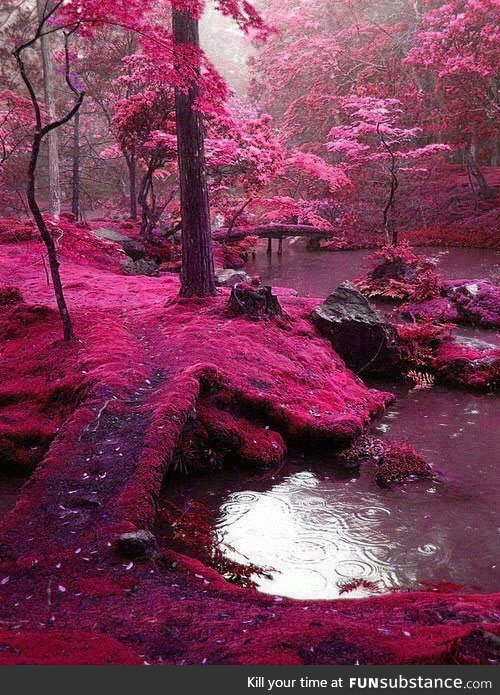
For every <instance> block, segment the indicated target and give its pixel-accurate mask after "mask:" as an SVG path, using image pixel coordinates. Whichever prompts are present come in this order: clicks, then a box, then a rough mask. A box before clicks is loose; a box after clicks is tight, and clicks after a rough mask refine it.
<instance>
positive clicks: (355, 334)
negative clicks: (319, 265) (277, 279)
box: [312, 282, 402, 373]
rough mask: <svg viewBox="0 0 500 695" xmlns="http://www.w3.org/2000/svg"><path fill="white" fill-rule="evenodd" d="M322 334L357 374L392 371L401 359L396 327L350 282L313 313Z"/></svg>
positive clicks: (345, 283)
mask: <svg viewBox="0 0 500 695" xmlns="http://www.w3.org/2000/svg"><path fill="white" fill-rule="evenodd" d="M312 320H313V323H314V324H315V326H316V327H317V328H318V330H319V331H320V333H321V334H322V335H324V336H325V337H326V338H328V339H329V340H330V342H331V343H332V346H333V348H334V350H336V352H338V354H339V355H340V356H341V357H343V359H344V360H345V361H346V363H347V365H348V366H349V367H351V369H353V370H354V371H355V372H377V373H384V372H393V371H394V370H395V369H397V368H398V366H400V364H401V361H402V358H401V355H400V351H399V349H398V340H397V336H396V332H395V330H394V328H393V327H392V326H391V325H390V324H389V323H387V322H386V321H385V320H384V318H383V317H382V316H381V315H380V314H379V312H378V311H375V309H373V307H372V306H371V304H370V302H369V301H368V300H367V299H366V298H365V297H363V295H362V294H361V293H360V292H359V291H358V290H357V289H356V288H355V287H354V286H353V285H351V283H349V282H344V283H342V285H340V286H339V287H338V288H337V289H336V290H335V291H334V292H332V294H331V295H330V296H329V297H327V299H326V300H325V301H324V302H323V304H321V305H320V306H318V307H316V309H314V311H313V313H312Z"/></svg>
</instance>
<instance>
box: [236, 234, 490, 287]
mask: <svg viewBox="0 0 500 695" xmlns="http://www.w3.org/2000/svg"><path fill="white" fill-rule="evenodd" d="M274 244H275V249H276V248H277V242H274ZM371 253H372V251H366V250H364V251H334V252H331V251H314V252H311V251H307V250H306V249H305V247H304V243H303V242H297V243H292V244H290V243H284V244H283V255H282V256H278V255H277V253H275V252H274V253H273V254H272V256H267V255H266V245H265V244H263V243H261V244H260V245H259V247H258V249H257V254H256V258H255V259H252V260H251V261H250V262H249V263H248V264H247V272H248V273H249V274H250V275H260V276H261V278H262V280H263V282H264V283H268V284H271V285H275V286H279V287H293V288H294V289H296V290H297V292H298V293H299V294H300V295H305V296H312V297H326V296H327V295H328V294H330V292H332V291H333V290H334V289H335V288H336V287H338V285H340V283H341V282H344V280H355V279H356V278H359V277H361V276H363V275H364V274H365V273H366V272H367V270H370V268H371V267H372V265H373V263H374V261H373V260H370V259H367V258H366V257H367V256H368V255H370V254H371ZM416 253H418V254H421V255H426V256H428V257H429V256H430V257H431V258H433V259H435V260H436V261H437V268H438V270H439V271H440V272H441V274H442V275H443V276H444V277H446V278H482V277H494V276H497V277H498V274H499V270H500V265H499V264H500V253H499V252H498V251H491V250H485V249H461V248H450V249H437V248H430V249H417V250H416Z"/></svg>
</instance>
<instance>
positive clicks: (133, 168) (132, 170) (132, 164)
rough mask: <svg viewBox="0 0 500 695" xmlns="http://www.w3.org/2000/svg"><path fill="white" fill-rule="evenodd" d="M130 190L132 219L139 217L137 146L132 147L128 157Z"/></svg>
mask: <svg viewBox="0 0 500 695" xmlns="http://www.w3.org/2000/svg"><path fill="white" fill-rule="evenodd" d="M127 166H128V178H129V191H130V219H131V220H136V219H137V161H136V157H135V147H133V148H132V150H131V152H130V155H129V156H128V157H127Z"/></svg>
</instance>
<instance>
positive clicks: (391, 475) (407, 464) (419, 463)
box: [375, 440, 433, 487]
mask: <svg viewBox="0 0 500 695" xmlns="http://www.w3.org/2000/svg"><path fill="white" fill-rule="evenodd" d="M432 477H433V472H432V468H431V467H430V465H429V464H428V463H427V461H426V460H425V459H424V458H423V457H422V455H421V454H419V453H418V451H416V450H415V449H414V448H413V447H412V446H411V444H408V443H406V442H398V441H395V440H392V441H390V442H389V443H388V446H387V447H386V448H385V450H384V452H383V453H382V455H381V457H380V459H379V460H378V461H377V470H376V473H375V482H376V483H377V484H378V485H380V486H381V487H390V486H391V485H394V484H395V483H404V482H408V481H409V480H414V479H416V478H432Z"/></svg>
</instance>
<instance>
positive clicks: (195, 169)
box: [172, 9, 216, 297]
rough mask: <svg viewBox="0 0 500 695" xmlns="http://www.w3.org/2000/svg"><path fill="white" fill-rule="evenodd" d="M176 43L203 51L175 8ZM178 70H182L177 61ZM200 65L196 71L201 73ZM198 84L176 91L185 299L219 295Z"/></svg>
mask: <svg viewBox="0 0 500 695" xmlns="http://www.w3.org/2000/svg"><path fill="white" fill-rule="evenodd" d="M172 31H173V36H174V43H175V45H176V46H178V47H180V51H182V48H183V47H184V46H190V47H194V48H195V52H196V51H197V50H198V49H199V45H200V41H199V33H198V21H197V20H196V19H194V18H193V17H191V15H190V14H189V13H187V12H183V11H179V10H176V9H173V11H172ZM176 68H177V69H178V70H179V71H180V70H181V67H180V65H179V63H178V62H177V61H176ZM199 70H200V66H199V65H198V66H197V70H196V72H197V73H198V74H199ZM198 93H199V89H198V85H197V84H195V83H192V84H191V86H190V87H189V89H187V90H183V89H179V88H177V89H176V91H175V119H176V131H177V150H178V160H179V181H180V203H181V220H182V271H181V290H180V294H181V296H182V297H193V296H196V297H207V296H209V295H213V294H215V292H216V289H215V273H214V259H213V250H212V238H211V230H210V208H209V202H208V190H207V180H206V170H205V149H204V133H203V121H202V116H201V114H200V112H199V111H197V110H195V109H194V108H193V107H194V104H195V101H196V99H197V97H198Z"/></svg>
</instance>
